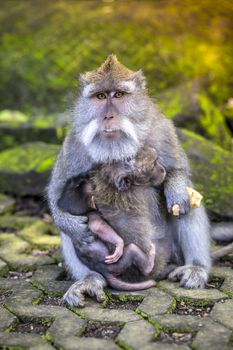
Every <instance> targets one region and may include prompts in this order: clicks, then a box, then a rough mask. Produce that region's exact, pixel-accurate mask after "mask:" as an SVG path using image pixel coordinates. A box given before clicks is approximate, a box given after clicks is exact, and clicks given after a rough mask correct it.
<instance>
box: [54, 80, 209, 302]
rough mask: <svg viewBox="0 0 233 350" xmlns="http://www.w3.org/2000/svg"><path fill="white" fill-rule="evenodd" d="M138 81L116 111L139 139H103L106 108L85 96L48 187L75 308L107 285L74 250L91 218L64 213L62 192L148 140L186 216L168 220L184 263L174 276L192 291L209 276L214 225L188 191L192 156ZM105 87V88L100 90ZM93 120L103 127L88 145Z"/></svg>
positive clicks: (169, 197)
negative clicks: (75, 180) (95, 166)
mask: <svg viewBox="0 0 233 350" xmlns="http://www.w3.org/2000/svg"><path fill="white" fill-rule="evenodd" d="M128 80H129V79H128ZM135 83H137V84H138V85H137V86H136V88H135V91H134V92H132V93H131V94H128V95H127V96H126V97H125V98H124V102H122V103H121V104H119V105H118V106H117V108H115V110H114V113H115V115H117V118H119V127H120V128H121V127H122V125H121V123H123V122H121V121H123V120H127V123H128V125H129V124H130V123H131V124H132V125H133V128H134V131H136V135H137V138H136V139H135V137H131V136H130V130H128V132H127V131H124V130H122V135H121V138H120V139H118V140H106V139H104V140H103V139H100V137H99V135H100V133H101V127H102V123H103V116H104V115H105V114H106V109H105V107H103V108H102V107H99V106H98V108H96V107H95V104H94V103H93V100H92V98H90V97H88V96H84V95H82V94H81V95H80V97H79V98H78V100H77V103H76V107H75V109H74V114H73V129H72V131H71V133H70V134H69V135H68V136H67V138H66V140H65V142H64V145H63V148H62V150H61V152H60V154H59V157H58V160H57V162H56V165H55V167H54V170H53V173H52V177H51V181H50V184H49V188H48V197H49V204H50V208H51V212H52V215H53V217H54V220H55V223H56V225H57V226H58V227H59V229H60V230H61V231H62V232H63V234H62V246H63V253H64V257H65V261H66V264H67V267H68V270H70V271H71V273H72V275H73V278H74V279H75V280H77V282H76V283H75V284H74V285H73V286H72V287H71V288H70V289H69V290H68V291H67V293H66V295H65V299H66V300H67V302H68V303H69V304H70V305H80V306H82V305H83V302H84V299H83V295H84V294H85V293H89V294H90V295H96V297H97V299H102V297H103V295H104V293H103V287H104V286H105V281H104V279H103V278H102V277H101V278H100V275H99V274H98V273H95V272H93V271H90V270H89V269H88V268H87V267H84V266H83V264H82V263H81V262H80V259H79V258H78V256H77V255H76V256H75V254H74V250H73V249H72V248H71V247H72V241H73V242H74V239H75V240H78V241H83V242H85V240H88V239H91V233H90V232H89V231H88V230H87V225H86V217H77V216H72V215H70V214H68V213H64V212H62V211H60V210H59V208H58V206H57V201H58V199H59V198H60V196H61V193H62V189H63V187H64V185H65V183H66V181H67V180H68V179H70V178H71V177H73V176H77V175H79V174H80V173H82V172H85V171H88V170H89V169H91V167H92V165H93V164H94V163H99V162H110V163H111V162H112V161H113V160H122V159H124V158H127V157H129V156H135V155H136V153H137V151H138V149H139V148H140V147H142V146H143V145H144V143H145V142H147V143H148V144H149V145H150V146H152V147H155V149H156V150H157V152H158V161H159V162H160V164H161V165H163V166H164V168H165V169H166V172H167V177H166V179H165V183H164V194H165V197H166V202H167V209H168V211H170V210H171V207H172V206H173V204H179V205H180V207H181V213H183V214H184V216H182V217H181V218H180V219H177V218H173V217H172V216H171V215H170V216H169V218H168V225H169V228H170V229H169V231H170V233H169V232H168V233H167V234H168V235H170V237H171V238H170V240H171V241H172V242H171V244H172V247H173V248H172V256H173V261H172V262H174V263H175V264H178V265H184V266H181V267H179V268H178V269H175V270H174V271H173V272H172V273H171V274H170V278H172V279H174V278H177V279H180V280H181V285H182V286H184V287H186V288H199V287H203V285H204V284H205V282H206V281H207V278H208V271H209V268H210V249H209V224H208V219H207V217H206V213H205V210H204V209H203V208H200V209H194V210H192V211H190V206H189V201H188V194H187V191H186V186H187V185H189V186H190V184H191V182H190V169H189V165H188V161H187V157H186V155H185V153H184V151H183V150H182V148H181V146H180V144H179V142H178V139H177V136H176V133H175V128H174V126H173V124H172V122H171V121H170V120H167V119H166V118H165V117H164V116H163V115H162V114H161V113H160V112H159V111H158V109H157V108H156V107H155V106H154V104H153V102H152V101H151V99H150V98H149V97H148V95H147V92H146V89H145V87H144V85H143V86H142V85H140V84H142V82H140V79H139V81H136V82H135ZM143 84H144V83H143ZM100 85H101V84H100ZM103 85H104V88H105V89H111V90H110V91H116V86H114V82H113V81H104V82H103ZM99 88H102V87H101V86H98V89H99ZM93 120H96V121H97V122H98V127H99V129H98V130H97V134H96V135H95V136H94V137H93V135H91V137H90V138H89V140H90V143H89V144H88V143H86V144H84V142H83V135H82V132H83V130H84V129H85V128H86V127H88V124H89V123H90V122H91V121H93ZM127 123H125V125H126V124H127ZM157 224H158V225H159V223H157ZM161 225H163V224H161ZM66 235H68V236H70V237H71V238H72V241H71V240H70V239H68V238H66ZM70 252H71V253H70Z"/></svg>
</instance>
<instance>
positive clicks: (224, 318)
mask: <svg viewBox="0 0 233 350" xmlns="http://www.w3.org/2000/svg"><path fill="white" fill-rule="evenodd" d="M210 316H211V318H212V319H213V320H214V321H218V322H219V323H221V324H222V325H224V326H226V327H227V328H230V329H232V330H233V300H225V301H224V302H220V303H216V304H215V305H214V307H213V309H212V311H211V313H210Z"/></svg>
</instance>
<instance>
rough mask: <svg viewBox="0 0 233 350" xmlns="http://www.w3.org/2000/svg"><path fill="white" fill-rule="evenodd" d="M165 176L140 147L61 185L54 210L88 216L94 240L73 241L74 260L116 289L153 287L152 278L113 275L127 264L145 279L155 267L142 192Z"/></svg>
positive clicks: (151, 152)
mask: <svg viewBox="0 0 233 350" xmlns="http://www.w3.org/2000/svg"><path fill="white" fill-rule="evenodd" d="M164 178H165V170H164V168H163V167H162V166H161V165H160V164H159V163H158V162H157V153H156V151H155V149H153V148H151V147H144V148H142V149H141V150H140V151H139V152H138V154H137V156H136V157H135V158H128V159H126V160H125V161H123V162H115V163H113V164H101V165H98V166H97V167H96V168H94V169H92V170H91V171H90V172H88V173H85V174H81V175H79V176H77V177H74V178H72V179H70V180H69V181H68V182H67V183H66V186H65V187H64V190H63V193H62V196H61V198H60V199H59V201H58V205H59V207H60V208H61V209H62V210H63V211H68V212H69V213H71V214H72V215H87V216H88V228H89V229H90V230H91V231H92V232H93V233H94V234H95V235H96V236H97V239H94V240H93V241H92V242H89V243H87V244H82V246H80V243H78V242H77V250H78V254H79V256H80V257H81V258H82V259H83V260H84V261H85V263H87V265H89V266H90V268H93V269H94V270H96V271H98V272H100V273H102V274H103V275H104V276H105V278H106V279H107V281H108V284H109V285H111V286H112V287H114V288H116V289H125V290H139V289H146V288H149V287H152V286H154V285H155V281H154V280H147V281H144V282H139V283H129V282H125V281H123V280H121V279H119V278H117V277H116V276H119V275H121V274H122V273H123V272H124V271H125V270H126V269H127V268H129V267H131V266H132V265H135V266H136V267H137V268H138V269H139V271H140V272H141V273H142V274H143V275H144V276H147V275H149V274H150V273H151V271H152V270H153V268H154V264H155V255H156V247H155V243H152V236H153V228H152V225H151V222H150V217H149V208H148V203H149V202H148V198H144V197H145V196H146V192H143V190H146V188H150V190H149V191H150V193H151V191H152V193H154V192H155V190H154V189H153V186H158V185H160V184H161V183H162V182H163V181H164ZM106 220H107V221H108V222H110V223H111V226H110V225H109V224H108V223H107V221H106ZM117 232H118V233H117ZM75 245H76V244H75ZM113 249H114V251H113V252H112V250H113ZM110 252H111V253H110ZM109 254H110V255H109Z"/></svg>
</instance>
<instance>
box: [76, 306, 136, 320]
mask: <svg viewBox="0 0 233 350" xmlns="http://www.w3.org/2000/svg"><path fill="white" fill-rule="evenodd" d="M81 314H82V315H83V317H85V318H88V319H90V320H97V321H103V322H104V321H106V322H130V321H137V320H140V319H141V318H142V317H141V316H139V315H138V314H136V313H135V312H134V311H131V310H121V311H120V312H119V311H118V310H109V309H102V308H99V309H97V308H92V307H85V308H84V309H82V310H81Z"/></svg>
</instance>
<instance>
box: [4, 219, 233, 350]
mask: <svg viewBox="0 0 233 350" xmlns="http://www.w3.org/2000/svg"><path fill="white" fill-rule="evenodd" d="M0 227H1V232H0V275H1V277H0V349H35V350H49V349H65V350H72V349H78V350H97V349H99V350H102V349H107V350H114V349H126V350H129V349H135V350H139V349H140V350H152V349H158V350H165V349H169V350H173V349H180V350H188V349H195V350H196V349H203V350H205V349H211V350H219V349H232V348H233V336H232V334H233V300H232V299H231V298H232V297H233V270H232V259H233V257H232V256H228V261H227V262H224V263H222V264H219V266H216V267H214V268H213V270H212V274H211V278H210V281H209V283H208V285H207V288H206V289H204V290H185V289H182V288H179V286H178V284H177V283H171V282H168V281H162V282H160V283H158V284H157V286H156V287H155V288H152V289H150V290H147V291H142V292H141V291H140V292H132V293H128V292H127V293H123V292H116V291H113V290H107V291H106V292H107V298H106V300H105V302H104V303H103V304H102V305H101V304H98V303H96V302H95V301H93V300H91V299H88V300H87V304H86V307H85V308H83V309H78V308H69V307H67V305H65V304H64V303H63V302H62V298H61V296H62V295H63V294H64V292H65V291H66V290H67V289H68V287H69V286H70V285H71V283H72V282H70V281H68V280H67V277H66V273H65V271H64V267H63V266H62V262H61V255H60V253H59V242H60V240H59V235H58V233H57V232H56V229H55V228H54V227H53V226H52V225H51V224H48V223H46V222H45V221H43V220H41V219H36V218H30V217H28V218H27V217H21V218H19V217H18V218H17V217H13V216H8V217H5V216H2V217H0Z"/></svg>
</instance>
